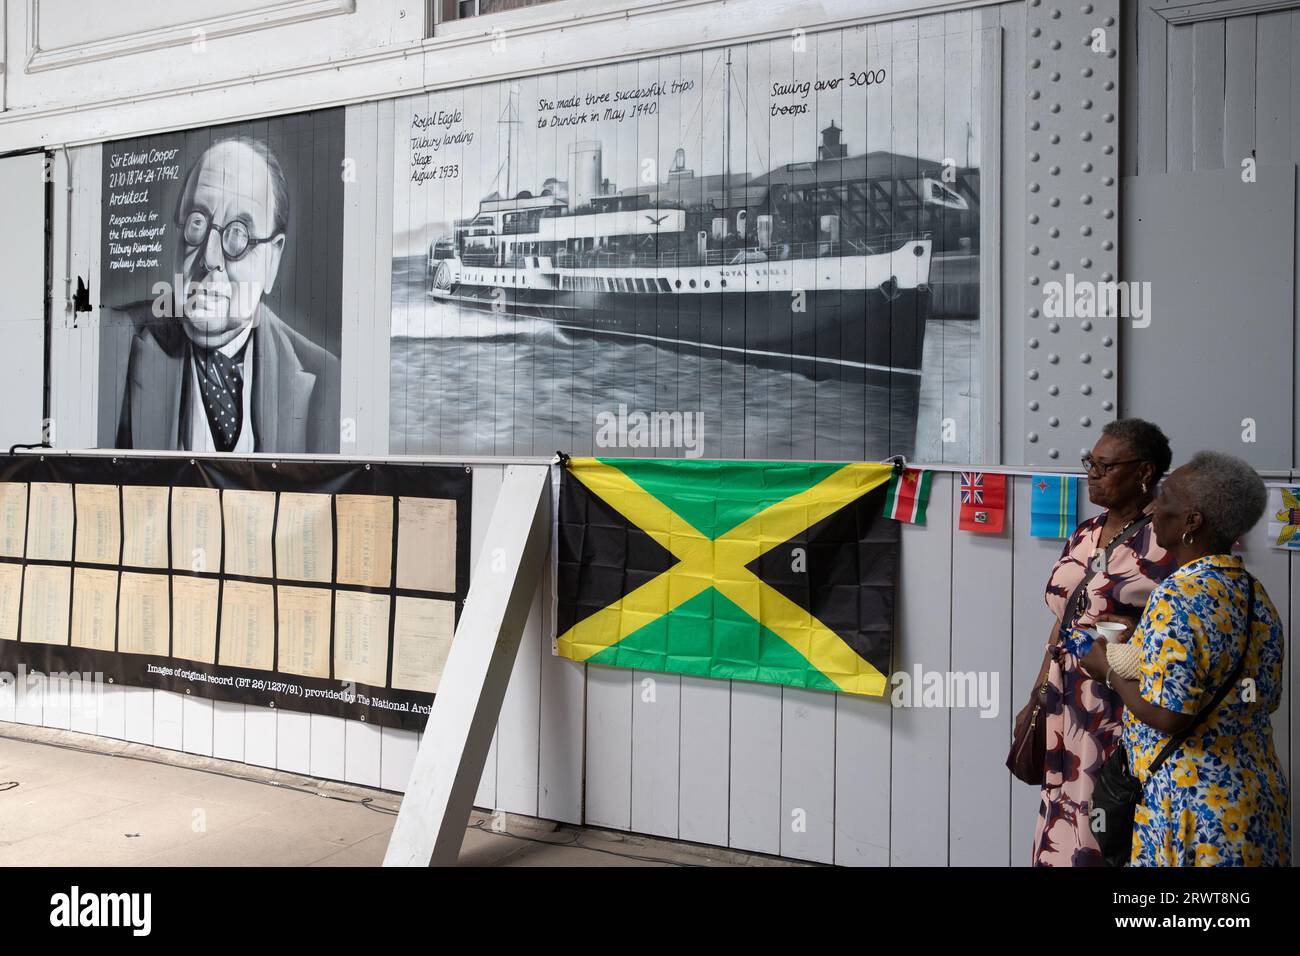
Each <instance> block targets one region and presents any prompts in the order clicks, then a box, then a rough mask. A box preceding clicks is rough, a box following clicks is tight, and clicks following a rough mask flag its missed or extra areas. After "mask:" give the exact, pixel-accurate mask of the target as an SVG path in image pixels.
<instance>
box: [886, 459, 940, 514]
mask: <svg viewBox="0 0 1300 956" xmlns="http://www.w3.org/2000/svg"><path fill="white" fill-rule="evenodd" d="M930 476H931V473H930V472H928V471H922V470H921V469H920V468H904V469H903V470H902V471H901V472H900V473H899V474H896V475H894V477H892V478H890V479H889V490H888V491H887V492H886V494H885V517H886V518H893V519H895V520H896V521H906V522H909V523H910V524H925V507H926V505H928V504H929V503H930Z"/></svg>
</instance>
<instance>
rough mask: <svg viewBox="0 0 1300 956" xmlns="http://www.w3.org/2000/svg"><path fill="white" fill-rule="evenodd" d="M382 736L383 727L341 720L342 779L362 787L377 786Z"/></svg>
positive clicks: (382, 745) (380, 771) (380, 773)
mask: <svg viewBox="0 0 1300 956" xmlns="http://www.w3.org/2000/svg"><path fill="white" fill-rule="evenodd" d="M383 738H384V728H383V727H376V726H375V725H374V724H368V723H366V722H365V721H363V720H345V721H343V777H342V779H343V780H346V781H347V782H348V783H355V784H359V785H360V786H363V787H377V786H379V781H380V779H381V778H382V776H383V773H382V770H381V767H382V766H383V748H384V739H383ZM403 786H405V784H403Z"/></svg>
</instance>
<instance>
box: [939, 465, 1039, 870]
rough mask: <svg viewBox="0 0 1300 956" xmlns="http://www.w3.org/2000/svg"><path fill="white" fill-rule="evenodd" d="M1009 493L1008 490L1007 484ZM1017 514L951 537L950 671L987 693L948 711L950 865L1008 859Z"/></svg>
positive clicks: (995, 862)
mask: <svg viewBox="0 0 1300 956" xmlns="http://www.w3.org/2000/svg"><path fill="white" fill-rule="evenodd" d="M1008 493H1009V496H1011V497H1012V498H1013V495H1012V490H1011V489H1008ZM1017 517H1018V515H1017V514H1016V513H1015V509H1014V508H1012V509H1008V514H1007V517H1006V527H1005V529H1004V531H1003V533H1002V534H1001V535H979V534H967V533H964V532H954V534H953V539H952V580H953V581H960V582H961V587H954V588H953V592H952V670H953V672H954V675H956V676H961V675H972V679H971V681H970V682H966V683H963V685H962V686H963V688H964V690H965V692H966V693H967V694H969V693H970V691H971V690H972V689H973V690H974V691H975V693H976V694H979V693H980V692H981V691H983V690H984V689H985V688H987V690H988V691H989V692H990V694H991V697H992V707H991V708H989V709H987V710H986V709H985V708H984V707H983V706H982V704H983V701H982V700H979V699H978V698H977V701H976V702H972V701H971V700H969V699H967V700H965V701H963V702H961V703H963V704H964V706H954V707H953V708H952V709H951V710H949V711H948V714H949V729H950V732H951V734H952V743H951V753H952V759H951V763H950V767H949V780H948V821H949V826H950V828H951V832H950V835H949V862H950V863H951V864H952V865H953V866H1003V865H1006V864H1008V863H1009V862H1010V831H1009V828H1010V826H1011V793H1010V791H1009V789H1008V787H1007V770H1006V767H1005V766H1004V765H1003V761H1004V760H1005V759H1006V753H1007V740H1008V738H1009V737H1010V736H1011V718H1012V717H1013V716H1014V713H1015V711H1014V710H1013V709H1012V706H1011V702H1012V698H1013V696H1014V694H1013V690H1014V688H1013V687H1012V686H1011V684H1010V680H1009V678H1010V676H1011V641H1010V640H1009V638H1010V636H1011V604H1012V577H1011V555H1012V549H1011V547H1009V546H1008V545H1009V544H1010V543H1011V542H1012V541H1014V540H1015V525H1016V518H1017ZM1025 517H1026V518H1027V517H1028V516H1027V515H1026V516H1025ZM994 681H996V685H995V684H994V683H993V682H994ZM950 703H953V704H956V703H958V702H957V701H950ZM973 704H979V706H973ZM1018 706H1019V705H1017V707H1018Z"/></svg>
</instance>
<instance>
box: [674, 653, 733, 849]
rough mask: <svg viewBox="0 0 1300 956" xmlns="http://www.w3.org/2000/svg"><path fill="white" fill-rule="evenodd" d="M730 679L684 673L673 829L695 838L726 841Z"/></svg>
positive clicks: (716, 841)
mask: <svg viewBox="0 0 1300 956" xmlns="http://www.w3.org/2000/svg"><path fill="white" fill-rule="evenodd" d="M731 687H732V684H731V682H730V681H721V680H710V679H709V678H706V677H683V678H682V682H681V750H680V765H679V771H678V797H677V823H678V833H677V835H678V836H679V837H680V838H681V839H683V840H690V841H692V842H694V843H712V844H715V845H717V846H726V845H727V815H728V811H729V804H730V798H729V790H728V788H729V784H730V781H729V779H728V773H727V770H728V766H727V764H728V749H729V745H730V742H731Z"/></svg>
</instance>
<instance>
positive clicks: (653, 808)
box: [632, 671, 682, 837]
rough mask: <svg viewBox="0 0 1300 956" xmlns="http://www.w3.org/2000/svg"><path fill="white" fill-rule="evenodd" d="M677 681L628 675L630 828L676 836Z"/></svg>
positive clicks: (679, 694)
mask: <svg viewBox="0 0 1300 956" xmlns="http://www.w3.org/2000/svg"><path fill="white" fill-rule="evenodd" d="M681 726H682V679H681V677H680V676H679V675H677V674H656V673H654V672H652V671H633V676H632V829H633V830H637V831H639V832H641V833H653V834H654V835H656V836H663V837H676V836H677V835H678V829H679V821H678V816H679V813H680V808H679V806H678V801H677V794H678V792H679V787H680V774H681Z"/></svg>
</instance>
